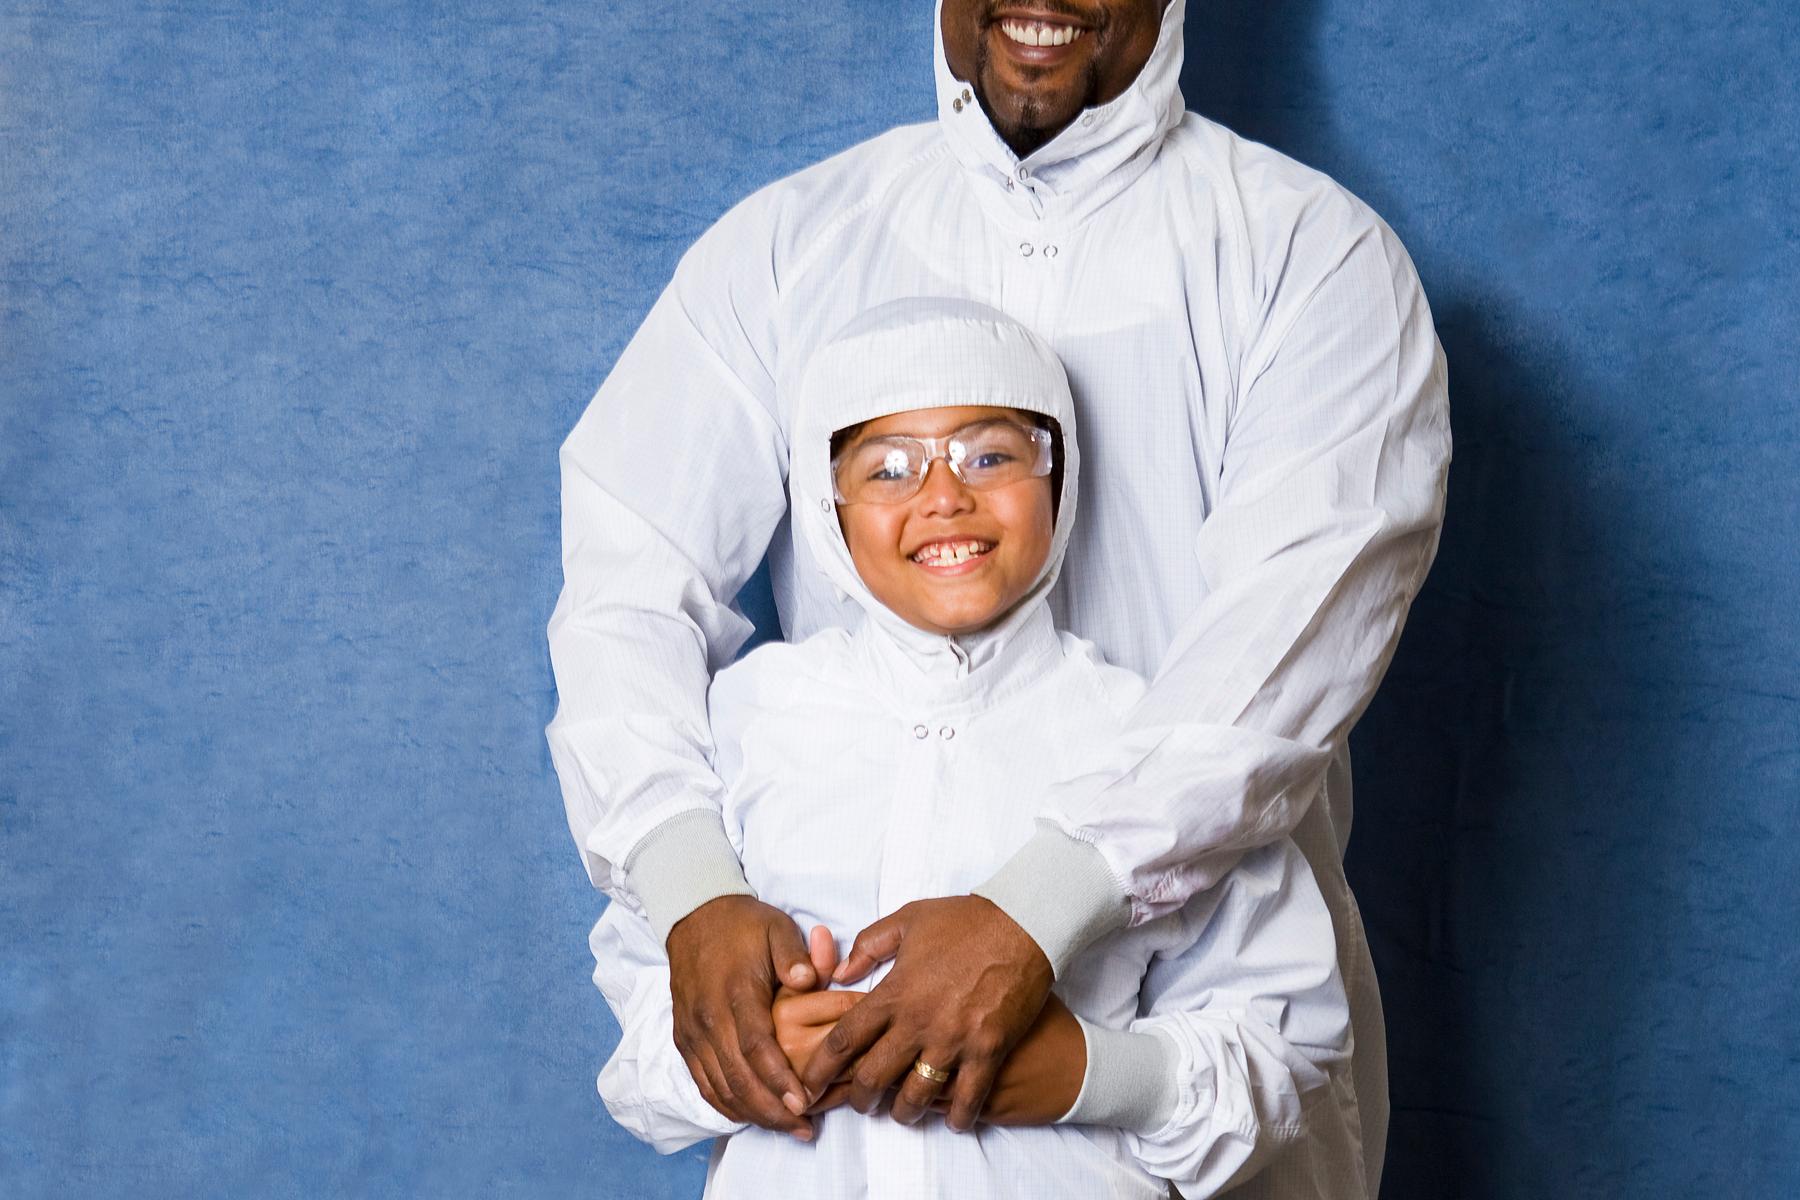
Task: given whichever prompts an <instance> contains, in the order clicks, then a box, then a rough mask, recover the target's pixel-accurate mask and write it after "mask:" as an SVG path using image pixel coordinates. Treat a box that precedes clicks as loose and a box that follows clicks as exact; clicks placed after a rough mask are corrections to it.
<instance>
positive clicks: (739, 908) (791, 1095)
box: [668, 896, 819, 1141]
mask: <svg viewBox="0 0 1800 1200" xmlns="http://www.w3.org/2000/svg"><path fill="white" fill-rule="evenodd" d="M668 951H669V992H670V995H671V997H672V998H673V1000H674V1005H675V1048H676V1049H677V1050H679V1051H680V1052H681V1057H682V1060H683V1061H684V1062H686V1063H687V1068H688V1072H689V1073H690V1074H692V1075H693V1077H694V1082H695V1083H696V1084H698V1085H699V1087H700V1094H701V1095H702V1096H704V1097H706V1102H707V1103H708V1104H710V1105H712V1106H713V1107H714V1108H716V1109H718V1110H719V1111H720V1112H721V1113H723V1114H724V1115H725V1116H726V1117H728V1118H730V1119H731V1120H733V1121H743V1122H746V1123H748V1124H751V1125H759V1126H761V1127H762V1128H764V1129H773V1130H776V1131H779V1132H782V1133H791V1134H793V1135H794V1136H795V1137H797V1138H799V1139H800V1140H801V1141H811V1140H812V1134H813V1130H812V1122H811V1121H809V1120H807V1119H806V1117H805V1116H803V1115H802V1114H803V1113H804V1112H805V1111H806V1102H805V1099H804V1096H805V1089H804V1088H803V1087H802V1086H801V1083H800V1080H799V1077H798V1076H796V1075H795V1073H794V1069H793V1067H792V1066H790V1065H789V1064H788V1058H787V1055H785V1054H783V1053H782V1051H781V1045H780V1043H778V1042H777V1041H776V1040H775V1024H774V1020H773V1017H772V1016H771V1013H770V1008H771V1005H772V1004H773V1003H774V999H775V992H776V988H777V987H778V986H780V985H781V984H783V983H785V984H786V985H788V986H790V987H793V988H795V989H797V990H804V989H808V988H811V987H813V986H815V985H816V984H817V983H818V979H819V976H818V973H817V972H816V971H815V970H814V969H813V966H812V964H811V962H810V961H808V958H807V952H806V947H805V946H804V945H802V944H801V941H800V930H799V928H798V927H797V926H796V925H795V924H794V922H793V920H792V919H791V918H789V917H788V915H787V914H786V913H784V912H782V911H781V910H780V909H778V908H773V907H771V906H769V905H767V904H764V903H763V902H762V901H760V900H757V899H755V898H754V897H751V896H720V897H719V898H718V899H716V900H709V901H707V902H706V903H705V904H702V905H701V906H700V907H699V908H697V909H695V910H694V911H693V912H691V913H689V914H688V915H687V916H685V917H683V918H682V919H681V920H679V921H677V922H676V923H675V927H674V928H673V929H671V930H670V931H669V942H668Z"/></svg>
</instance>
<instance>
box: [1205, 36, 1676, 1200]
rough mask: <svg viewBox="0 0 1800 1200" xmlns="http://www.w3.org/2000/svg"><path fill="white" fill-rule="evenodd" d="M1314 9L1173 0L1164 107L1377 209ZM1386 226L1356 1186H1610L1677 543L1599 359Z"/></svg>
mask: <svg viewBox="0 0 1800 1200" xmlns="http://www.w3.org/2000/svg"><path fill="white" fill-rule="evenodd" d="M1320 8H1321V5H1320V3H1319V2H1318V0H1209V2H1207V3H1203V4H1192V5H1190V7H1189V16H1188V31H1187V37H1188V52H1187V64H1186V67H1185V69H1184V72H1183V78H1182V87H1183V90H1184V93H1185V95H1186V99H1187V103H1188V107H1189V108H1190V109H1192V110H1194V111H1196V112H1199V113H1202V114H1204V115H1206V116H1208V117H1211V118H1213V119H1215V120H1218V121H1220V122H1222V123H1224V124H1225V125H1227V126H1229V127H1231V128H1232V129H1234V130H1236V131H1237V132H1239V133H1240V134H1242V135H1244V136H1247V137H1250V138H1253V139H1255V140H1258V141H1262V142H1265V143H1267V144H1269V145H1272V146H1274V147H1276V148H1277V149H1279V150H1281V151H1283V152H1284V153H1287V154H1290V155H1292V156H1293V157H1295V158H1297V159H1299V160H1301V161H1302V162H1305V163H1307V164H1309V165H1312V166H1315V167H1317V168H1319V169H1321V170H1324V171H1326V172H1327V173H1328V174H1330V175H1332V176H1333V177H1334V178H1336V179H1337V180H1339V181H1340V182H1341V183H1343V184H1345V185H1346V186H1348V187H1350V188H1351V189H1352V190H1353V191H1355V192H1356V193H1357V194H1358V195H1360V196H1362V197H1363V198H1364V199H1366V200H1367V201H1369V202H1370V204H1371V205H1373V206H1374V207H1375V208H1376V209H1377V211H1381V212H1384V213H1388V214H1391V213H1393V212H1395V211H1398V208H1397V206H1395V205H1393V204H1392V203H1391V202H1390V199H1391V197H1392V196H1393V195H1395V194H1404V190H1405V188H1406V179H1405V172H1406V170H1407V165H1406V164H1405V163H1365V162H1364V161H1362V159H1361V157H1360V155H1359V151H1358V149H1357V146H1358V145H1359V143H1358V140H1357V138H1356V131H1355V130H1340V129H1339V128H1338V127H1337V124H1336V122H1335V120H1334V116H1333V113H1332V111H1331V108H1332V105H1331V98H1330V94H1329V87H1328V85H1329V82H1330V81H1329V80H1328V79H1327V78H1326V77H1325V74H1324V71H1323V69H1322V67H1321V63H1320V60H1319V54H1318V50H1317V45H1318V43H1319V41H1320V39H1321V38H1323V37H1324V36H1325V35H1326V31H1325V30H1324V29H1323V28H1322V22H1321V12H1320ZM1470 102H1475V101H1474V100H1473V99H1472V100H1471V101H1470ZM1515 199H1518V198H1515ZM1472 200H1474V201H1475V202H1477V203H1480V204H1482V205H1486V206H1490V207H1491V206H1497V205H1500V204H1504V203H1506V202H1507V198H1504V197H1499V198H1496V197H1480V198H1472ZM1398 232H1399V233H1400V235H1401V237H1402V240H1403V241H1405V242H1406V243H1407V245H1408V248H1409V250H1410V251H1411V253H1412V254H1413V257H1414V260H1415V262H1417V263H1418V264H1419V266H1420V268H1421V272H1422V274H1424V276H1425V283H1426V288H1427V292H1428V293H1429V295H1430V298H1431V301H1432V309H1433V313H1434V316H1435V320H1436V323H1437V327H1438V334H1439V337H1440V339H1441V340H1442V342H1443V344H1444V349H1445V353H1446V356H1447V358H1448V361H1449V366H1450V390H1451V402H1452V403H1451V412H1452V426H1453V430H1454V436H1455V439H1456V445H1455V460H1454V465H1453V468H1452V471H1451V478H1450V495H1449V512H1448V517H1447V521H1446V525H1445V530H1444V535H1443V540H1442V543H1441V547H1440V551H1439V555H1438V560H1437V563H1436V566H1435V568H1434V570H1433V572H1432V574H1431V577H1430V579H1429V581H1428V582H1427V584H1426V587H1425V590H1424V592H1423V594H1422V595H1421V597H1420V598H1419V600H1418V602H1417V604H1416V605H1415V607H1414V609H1413V613H1412V617H1411V620H1410V622H1409V625H1408V628H1407V632H1406V634H1405V637H1404V639H1403V641H1402V644H1401V646H1400V649H1399V652H1398V654H1397V656H1396V659H1395V661H1394V664H1393V666H1392V668H1391V670H1390V673H1389V675H1388V678H1387V681H1386V683H1385V685H1384V686H1383V688H1382V690H1381V692H1380V693H1379V695H1378V696H1377V698H1376V700H1375V702H1374V704H1373V705H1372V706H1371V708H1370V710H1369V712H1368V713H1367V714H1366V716H1365V717H1364V719H1363V720H1362V722H1361V723H1360V725H1359V726H1358V728H1357V730H1356V734H1355V737H1354V739H1353V741H1354V746H1355V762H1356V783H1357V789H1358V795H1357V817H1356V830H1355V837H1354V840H1353V843H1352V848H1351V854H1350V861H1349V873H1350V877H1351V881H1352V884H1353V885H1354V886H1355V888H1356V892H1357V896H1358V899H1359V901H1360V903H1361V905H1362V907H1363V912H1364V916H1365V920H1366V922H1367V925H1368V928H1369V934H1370V942H1371V945H1372V948H1373V951H1374V955H1375V959H1376V965H1377V969H1378V972H1379V974H1380V977H1381V982H1382V993H1383V1000H1384V1003H1385V1006H1386V1012H1387V1025H1388V1040H1389V1048H1390V1074H1391V1097H1392V1105H1393V1118H1392V1125H1391V1128H1390V1134H1389V1140H1388V1156H1387V1170H1386V1175H1385V1181H1384V1187H1383V1195H1384V1196H1385V1197H1387V1200H1480V1198H1485V1197H1500V1196H1506V1197H1512V1196H1518V1195H1566V1196H1574V1195H1583V1196H1585V1195H1598V1194H1617V1193H1616V1191H1615V1190H1614V1189H1615V1187H1616V1185H1617V1184H1618V1182H1619V1180H1620V1179H1622V1178H1623V1177H1625V1176H1628V1175H1631V1174H1633V1173H1634V1170H1635V1169H1636V1168H1634V1166H1633V1164H1634V1163H1641V1161H1642V1158H1643V1151H1644V1147H1643V1146H1642V1145H1641V1144H1635V1143H1637V1142H1638V1141H1639V1140H1640V1139H1639V1138H1638V1137H1637V1136H1636V1135H1634V1133H1633V1132H1632V1130H1631V1129H1630V1127H1629V1122H1627V1121H1623V1120H1621V1118H1620V1115H1619V1114H1618V1113H1617V1112H1616V1111H1614V1109H1615V1105H1616V1103H1617V1101H1619V1099H1620V1098H1621V1097H1622V1096H1626V1097H1628V1096H1629V1095H1630V1093H1631V1091H1632V1088H1633V1086H1634V1084H1633V1079H1632V1078H1628V1077H1622V1076H1621V1072H1622V1071H1631V1072H1635V1071H1637V1070H1638V1069H1639V1065H1640V1064H1637V1063H1634V1059H1641V1057H1642V1050H1641V1047H1642V1043H1643V1038H1644V1030H1643V1028H1642V1026H1639V1027H1638V1028H1636V1029H1633V1028H1632V1023H1633V1018H1634V1017H1635V1018H1638V1019H1643V1018H1644V1017H1645V1016H1646V1013H1645V1002H1644V1000H1643V998H1642V996H1641V995H1639V994H1637V992H1638V986H1639V985H1638V984H1637V983H1636V982H1634V977H1633V974H1632V972H1633V971H1639V970H1641V968H1640V967H1639V965H1638V964H1636V963H1632V964H1631V966H1630V968H1629V969H1627V968H1626V967H1625V964H1626V963H1627V962H1628V961H1629V960H1630V958H1631V956H1632V954H1633V947H1634V946H1635V945H1640V944H1643V943H1645V942H1653V941H1654V939H1655V938H1656V937H1657V936H1658V935H1659V932H1660V931H1658V930H1657V929H1656V928H1655V926H1656V923H1657V922H1659V921H1663V920H1667V919H1668V918H1667V916H1666V915H1664V916H1659V915H1658V910H1657V908H1656V906H1655V904H1654V903H1652V902H1651V901H1650V898H1649V897H1648V896H1645V897H1642V898H1638V899H1633V898H1630V896H1629V892H1630V889H1631V886H1632V885H1631V884H1630V883H1628V882H1627V883H1619V884H1616V885H1615V884H1613V883H1612V882H1610V881H1611V880H1614V879H1617V878H1619V876H1621V875H1623V874H1627V873H1628V872H1627V868H1626V867H1625V866H1624V865H1621V864H1622V863H1623V862H1627V861H1636V862H1644V861H1650V862H1653V863H1655V862H1656V859H1657V856H1658V855H1659V854H1660V853H1661V852H1660V850H1659V846H1661V845H1664V844H1667V843H1668V842H1672V841H1678V840H1679V838H1678V835H1677V834H1676V833H1675V832H1673V830H1674V826H1673V825H1672V824H1671V822H1672V821H1673V820H1674V818H1673V817H1671V816H1670V815H1669V814H1668V812H1667V806H1666V805H1659V804H1658V803H1657V802H1656V801H1655V797H1654V795H1653V794H1652V793H1646V792H1644V791H1643V790H1642V789H1641V788H1638V789H1635V790H1634V785H1637V784H1641V783H1642V782H1643V781H1656V780H1659V779H1675V778H1679V777H1680V775H1681V763H1680V760H1679V757H1678V754H1679V751H1678V747H1677V745H1676V741H1675V738H1674V737H1667V736H1658V733H1657V729H1658V721H1659V720H1660V719H1661V716H1662V714H1658V713H1646V712H1644V711H1643V710H1642V706H1643V704H1644V701H1643V700H1642V696H1641V692H1640V691H1637V690H1634V689H1638V688H1640V687H1641V685H1640V684H1637V683H1634V680H1643V679H1667V680H1679V679H1684V678H1692V677H1693V674H1692V671H1691V667H1692V666H1693V664H1692V663H1690V662H1688V661H1686V659H1687V658H1689V657H1690V656H1691V655H1692V653H1693V652H1692V650H1690V649H1686V647H1689V646H1691V645H1692V639H1690V638H1687V637H1685V636H1682V633H1683V631H1682V629H1681V627H1680V622H1679V613H1678V611H1677V610H1676V609H1673V608H1669V607H1667V606H1666V605H1665V606H1663V607H1660V608H1659V605H1658V601H1657V600H1656V599H1655V598H1653V597H1652V596H1650V595H1649V593H1648V591H1647V590H1646V588H1647V585H1646V584H1645V583H1644V579H1645V577H1646V576H1651V575H1654V574H1655V572H1654V571H1653V570H1651V569H1650V568H1648V567H1647V566H1646V563H1647V562H1653V561H1661V562H1668V561H1679V559H1680V557H1681V555H1682V553H1683V551H1682V549H1681V548H1680V547H1679V546H1676V547H1673V548H1671V547H1670V543H1671V542H1672V541H1673V540H1674V539H1675V538H1677V537H1678V536H1680V535H1681V533H1682V531H1681V530H1679V529H1669V528H1666V527H1663V528H1659V527H1658V514H1655V513H1652V512H1650V511H1649V510H1648V509H1647V508H1646V507H1644V505H1643V504H1642V503H1633V501H1632V500H1631V498H1630V490H1629V488H1628V487H1623V486H1612V487H1607V486H1603V485H1601V486H1597V485H1596V482H1595V480H1594V478H1593V476H1594V474H1595V470H1594V463H1595V461H1596V460H1597V459H1599V460H1602V461H1603V460H1604V451H1597V450H1596V447H1597V446H1604V444H1605V437H1606V434H1605V431H1604V430H1601V429H1597V428H1593V427H1592V423H1593V421H1594V420H1595V418H1594V417H1593V416H1592V414H1593V413H1595V412H1597V411H1599V410H1601V409H1603V408H1604V406H1605V404H1606V403H1607V402H1609V401H1610V400H1611V399H1612V398H1611V397H1610V396H1608V392H1609V391H1616V390H1618V389H1619V388H1620V387H1622V386H1627V385H1624V384H1623V383H1621V382H1620V381H1616V380H1614V381H1608V380H1600V379H1592V378H1584V377H1583V374H1582V371H1583V368H1582V365H1581V364H1580V363H1579V362H1578V361H1576V360H1575V356H1574V355H1573V353H1571V352H1570V351H1569V350H1567V349H1566V348H1564V347H1565V345H1566V343H1565V342H1563V341H1561V340H1559V337H1558V333H1557V331H1556V330H1554V329H1546V328H1543V327H1542V326H1544V325H1545V324H1548V323H1549V322H1550V318H1547V317H1544V316H1537V317H1533V316H1531V315H1529V314H1526V313H1522V312H1519V311H1517V310H1516V308H1515V307H1513V306H1510V305H1509V304H1508V303H1507V302H1506V301H1505V300H1503V299H1502V298H1501V296H1500V295H1499V289H1498V288H1495V289H1492V290H1491V291H1484V290H1483V289H1482V287H1481V275H1480V271H1479V263H1477V264H1476V268H1475V269H1473V270H1470V269H1467V268H1465V269H1464V270H1463V271H1462V272H1461V273H1460V274H1461V277H1462V279H1463V282H1462V284H1461V286H1457V285H1456V284H1454V283H1451V282H1447V281H1445V280H1443V279H1436V280H1434V278H1433V277H1432V274H1431V271H1430V266H1431V264H1432V263H1433V261H1438V262H1444V261H1447V260H1449V261H1462V262H1468V261H1469V260H1470V259H1471V258H1472V257H1477V256H1472V255H1470V254H1468V253H1466V252H1465V251H1466V250H1467V249H1468V248H1466V247H1449V246H1434V245H1433V244H1432V238H1433V235H1434V234H1436V235H1438V236H1444V235H1443V234H1442V233H1441V231H1440V230H1439V229H1433V228H1429V227H1416V228H1409V229H1401V230H1399V231H1398ZM1453 249H1454V250H1455V251H1457V253H1455V254H1452V253H1450V251H1451V250H1453ZM1434 251H1435V253H1434ZM1497 252H1498V251H1497ZM1444 274H1447V275H1448V274H1452V272H1451V271H1448V270H1446V271H1445V272H1444ZM1681 382H1682V381H1679V380H1672V381H1669V386H1672V387H1673V386H1680V385H1681ZM1596 398H1598V399H1596ZM1584 414H1588V415H1586V416H1584ZM1664 515H1665V516H1666V514H1664ZM1659 545H1660V546H1661V547H1662V551H1661V554H1660V555H1659V554H1656V552H1655V551H1654V550H1647V549H1646V547H1657V546H1659ZM1628 581H1629V582H1628ZM1622 609H1629V610H1631V611H1633V612H1634V613H1635V614H1636V617H1635V620H1634V621H1621V620H1620V619H1619V618H1620V616H1621V615H1622ZM1634 705H1636V706H1638V708H1637V710H1635V711H1634ZM1633 800H1636V801H1637V803H1635V804H1634V805H1633V806H1632V809H1631V810H1626V809H1624V808H1622V802H1623V803H1630V802H1631V801H1633ZM1622 815H1625V816H1627V817H1628V819H1626V820H1622V819H1621V817H1622ZM1652 817H1654V818H1655V819H1654V821H1652V820H1651V819H1650V818H1652ZM1631 822H1636V824H1635V825H1634V826H1633V827H1631V828H1623V827H1624V826H1626V825H1628V824H1630V823H1631ZM1622 847H1623V848H1622ZM1633 855H1635V856H1636V858H1635V859H1633ZM1656 865H1657V866H1658V867H1659V868H1660V869H1661V870H1662V871H1664V872H1667V871H1669V870H1670V869H1671V864H1668V863H1657V864H1656ZM1678 865H1679V864H1674V866H1678ZM1621 926H1622V927H1623V928H1621ZM1636 1101H1637V1102H1638V1103H1640V1104H1641V1101H1642V1097H1637V1098H1636ZM1619 1107H1623V1106H1619Z"/></svg>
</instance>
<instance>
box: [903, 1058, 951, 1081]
mask: <svg viewBox="0 0 1800 1200" xmlns="http://www.w3.org/2000/svg"><path fill="white" fill-rule="evenodd" d="M913 1072H914V1074H917V1075H923V1076H924V1077H925V1078H927V1079H929V1080H931V1082H933V1083H949V1082H950V1076H951V1074H952V1073H951V1072H949V1071H940V1070H938V1069H937V1068H936V1067H934V1066H932V1065H931V1064H930V1063H928V1062H926V1061H925V1060H924V1059H922V1058H921V1059H919V1060H918V1061H916V1062H914V1063H913Z"/></svg>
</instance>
